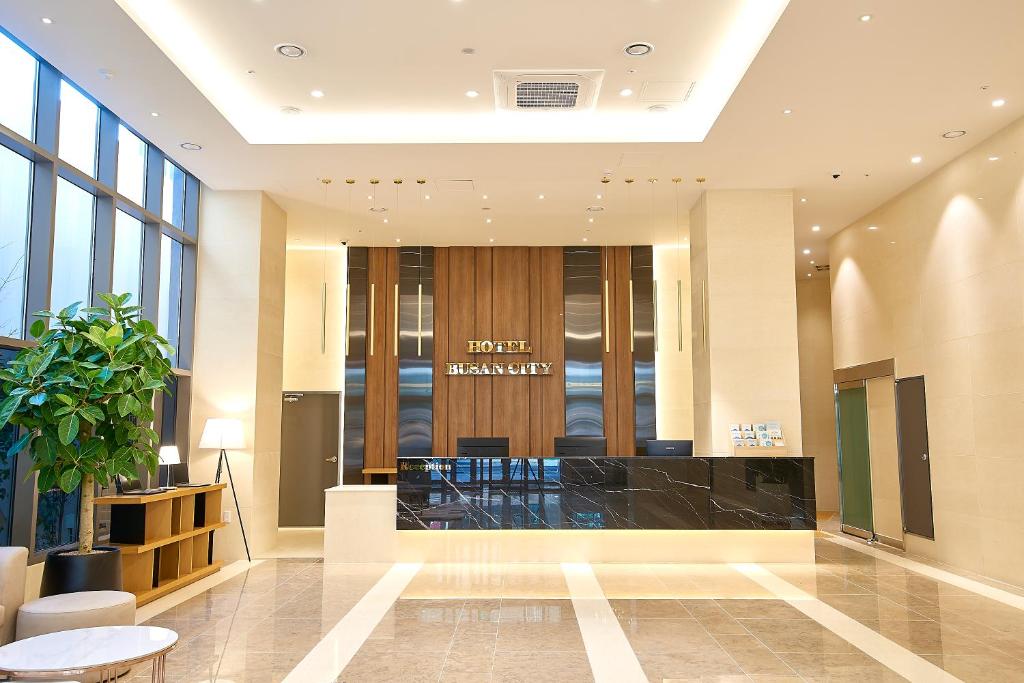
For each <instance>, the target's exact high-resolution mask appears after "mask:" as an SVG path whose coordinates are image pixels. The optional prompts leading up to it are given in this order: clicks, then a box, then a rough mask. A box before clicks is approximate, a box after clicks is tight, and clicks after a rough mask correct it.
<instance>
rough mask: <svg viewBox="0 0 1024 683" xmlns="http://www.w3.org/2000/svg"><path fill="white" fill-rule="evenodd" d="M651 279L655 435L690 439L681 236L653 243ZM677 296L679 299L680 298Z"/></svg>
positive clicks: (686, 271)
mask: <svg viewBox="0 0 1024 683" xmlns="http://www.w3.org/2000/svg"><path fill="white" fill-rule="evenodd" d="M654 279H655V281H656V282H657V283H658V349H657V351H656V352H655V354H654V368H655V382H654V391H655V400H656V402H657V420H658V438H659V439H692V438H693V357H692V355H691V351H692V349H691V346H692V344H691V337H692V333H691V327H690V251H689V245H688V243H684V242H683V241H682V240H681V239H680V240H679V243H677V244H658V245H655V247H654ZM677 283H678V284H677ZM680 296H681V297H682V302H680V301H679V297H680ZM680 336H681V337H682V342H681V343H680Z"/></svg>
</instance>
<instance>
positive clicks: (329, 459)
mask: <svg viewBox="0 0 1024 683" xmlns="http://www.w3.org/2000/svg"><path fill="white" fill-rule="evenodd" d="M324 462H338V456H336V455H332V456H331V457H329V458H324Z"/></svg>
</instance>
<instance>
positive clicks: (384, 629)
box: [367, 619, 455, 652]
mask: <svg viewBox="0 0 1024 683" xmlns="http://www.w3.org/2000/svg"><path fill="white" fill-rule="evenodd" d="M454 635H455V624H424V623H421V622H418V621H416V620H415V619H385V620H383V621H381V622H380V624H378V625H377V627H376V628H375V629H373V632H372V633H370V636H369V638H367V640H368V641H382V642H388V643H391V644H392V646H393V647H394V648H395V649H396V650H423V651H426V652H447V651H448V647H449V646H450V645H451V642H452V638H453V636H454Z"/></svg>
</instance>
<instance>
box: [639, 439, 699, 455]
mask: <svg viewBox="0 0 1024 683" xmlns="http://www.w3.org/2000/svg"><path fill="white" fill-rule="evenodd" d="M647 455H693V441H687V440H684V439H648V440H647Z"/></svg>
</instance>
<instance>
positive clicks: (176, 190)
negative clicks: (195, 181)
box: [163, 159, 185, 228]
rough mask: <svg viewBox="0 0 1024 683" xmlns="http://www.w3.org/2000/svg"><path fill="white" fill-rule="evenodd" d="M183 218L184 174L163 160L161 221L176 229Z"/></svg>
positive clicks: (180, 224)
mask: <svg viewBox="0 0 1024 683" xmlns="http://www.w3.org/2000/svg"><path fill="white" fill-rule="evenodd" d="M184 216H185V172H184V171H182V170H181V169H180V168H178V167H177V166H175V165H174V164H172V163H171V162H170V161H167V160H166V159H165V160H164V201H163V219H164V220H165V221H167V222H168V223H170V224H171V225H173V226H174V227H176V228H180V227H181V226H182V223H183V222H184V221H183V218H184Z"/></svg>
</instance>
